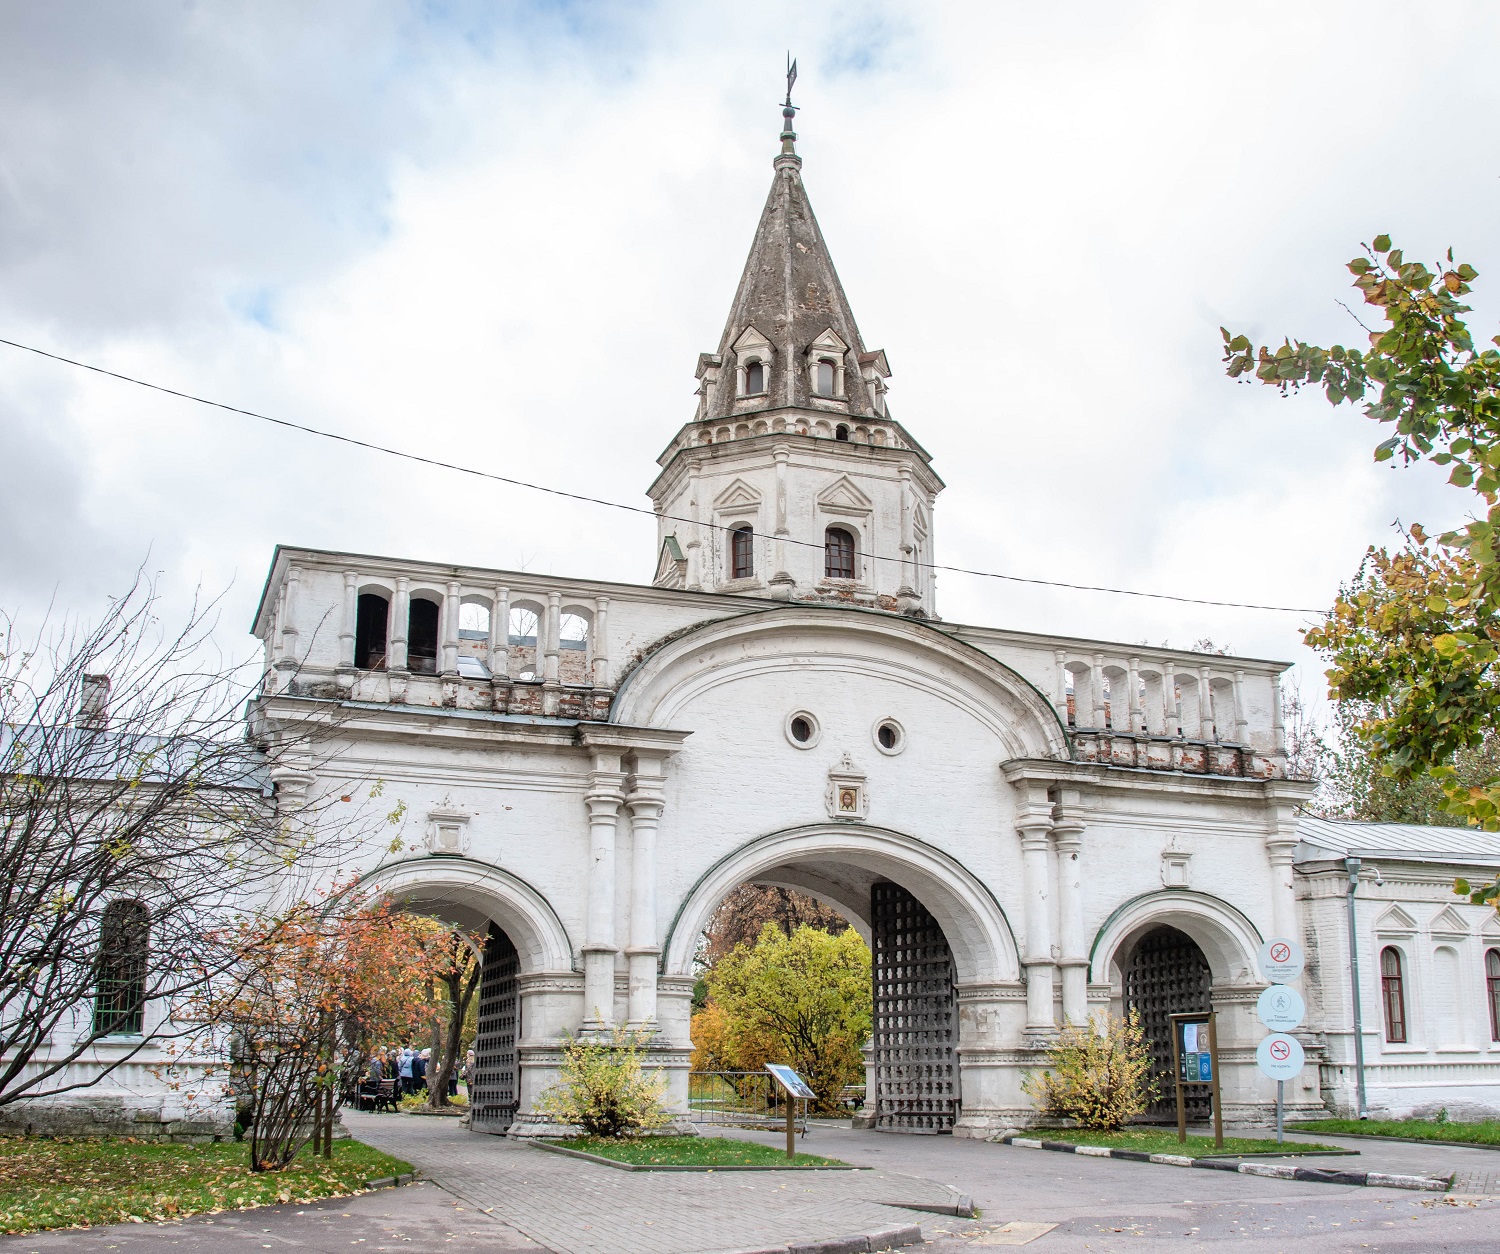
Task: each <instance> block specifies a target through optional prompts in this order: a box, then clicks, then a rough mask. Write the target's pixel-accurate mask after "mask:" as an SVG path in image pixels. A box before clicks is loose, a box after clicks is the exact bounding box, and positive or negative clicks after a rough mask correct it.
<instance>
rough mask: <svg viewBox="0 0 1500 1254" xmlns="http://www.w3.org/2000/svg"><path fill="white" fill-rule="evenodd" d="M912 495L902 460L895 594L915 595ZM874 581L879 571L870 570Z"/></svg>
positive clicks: (915, 571) (907, 474)
mask: <svg viewBox="0 0 1500 1254" xmlns="http://www.w3.org/2000/svg"><path fill="white" fill-rule="evenodd" d="M913 512H914V511H913V509H912V495H911V467H910V466H908V465H906V464H905V463H904V462H903V463H902V465H901V585H900V590H899V592H898V593H897V595H898V596H899V595H901V594H902V593H905V594H909V595H911V596H916V595H917V568H916V566H915V565H914V564H913V560H912V559H913V553H914V550H915V549H916V543H917V542H916V536H915V532H914V528H913V527H912V514H913ZM871 573H872V575H873V577H874V578H875V581H876V583H877V584H878V583H879V580H880V572H879V571H873V572H871Z"/></svg>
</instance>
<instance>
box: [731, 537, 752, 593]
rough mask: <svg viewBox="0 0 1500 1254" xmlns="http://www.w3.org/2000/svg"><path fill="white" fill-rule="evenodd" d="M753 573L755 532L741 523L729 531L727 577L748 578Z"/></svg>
mask: <svg viewBox="0 0 1500 1254" xmlns="http://www.w3.org/2000/svg"><path fill="white" fill-rule="evenodd" d="M754 574H755V532H754V531H753V530H752V529H751V527H750V525H749V524H748V523H741V524H740V525H739V526H738V527H736V528H734V530H733V531H731V532H730V533H729V577H730V578H731V579H749V578H751V577H753V576H754Z"/></svg>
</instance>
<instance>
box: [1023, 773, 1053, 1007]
mask: <svg viewBox="0 0 1500 1254" xmlns="http://www.w3.org/2000/svg"><path fill="white" fill-rule="evenodd" d="M1033 788H1035V791H1034V792H1033V795H1032V796H1031V797H1029V798H1027V799H1026V802H1025V804H1023V805H1022V807H1021V809H1020V812H1019V813H1018V814H1017V815H1016V832H1017V834H1018V835H1019V836H1020V837H1021V877H1022V885H1023V889H1024V891H1025V894H1026V947H1025V952H1024V953H1023V954H1022V955H1021V962H1022V965H1024V966H1025V968H1026V1028H1027V1030H1028V1031H1031V1032H1037V1031H1042V1032H1045V1031H1051V1029H1052V1028H1053V1027H1054V1026H1055V1025H1054V1023H1053V1020H1052V989H1053V980H1054V973H1055V971H1056V967H1055V966H1054V964H1053V957H1052V918H1051V910H1050V909H1049V904H1048V900H1047V897H1048V883H1047V881H1048V880H1049V879H1050V876H1049V875H1048V873H1047V862H1048V857H1047V834H1048V833H1049V832H1050V831H1051V830H1052V806H1051V804H1050V803H1049V802H1048V801H1047V796H1046V790H1045V788H1037V787H1036V786H1033Z"/></svg>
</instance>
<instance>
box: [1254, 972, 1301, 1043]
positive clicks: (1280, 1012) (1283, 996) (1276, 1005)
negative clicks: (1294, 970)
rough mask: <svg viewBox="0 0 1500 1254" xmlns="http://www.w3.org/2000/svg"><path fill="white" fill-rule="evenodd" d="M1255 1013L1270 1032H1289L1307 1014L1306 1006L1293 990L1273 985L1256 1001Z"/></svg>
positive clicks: (1297, 1025)
mask: <svg viewBox="0 0 1500 1254" xmlns="http://www.w3.org/2000/svg"><path fill="white" fill-rule="evenodd" d="M1255 1013H1256V1014H1258V1015H1259V1016H1260V1021H1261V1022H1262V1023H1264V1024H1265V1025H1266V1027H1268V1028H1270V1029H1271V1031H1273V1032H1290V1031H1291V1030H1292V1029H1293V1028H1295V1027H1300V1026H1301V1024H1302V1016H1303V1015H1305V1014H1306V1013H1307V1004H1306V1003H1305V1002H1304V1001H1303V1000H1302V994H1301V993H1299V992H1298V991H1297V990H1296V989H1295V988H1288V987H1287V986H1286V985H1285V984H1273V985H1271V987H1270V988H1268V989H1266V991H1265V992H1263V993H1262V994H1261V995H1260V997H1259V998H1258V999H1257V1001H1256V1003H1255Z"/></svg>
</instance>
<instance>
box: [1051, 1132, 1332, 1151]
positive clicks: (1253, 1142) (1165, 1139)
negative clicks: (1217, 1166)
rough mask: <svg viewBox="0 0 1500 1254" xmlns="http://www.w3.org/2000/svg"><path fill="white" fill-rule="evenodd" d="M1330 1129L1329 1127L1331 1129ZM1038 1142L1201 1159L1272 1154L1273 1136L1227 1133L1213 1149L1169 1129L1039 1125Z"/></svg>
mask: <svg viewBox="0 0 1500 1254" xmlns="http://www.w3.org/2000/svg"><path fill="white" fill-rule="evenodd" d="M1330 1131H1331V1129H1330ZM1026 1135H1027V1136H1028V1137H1029V1138H1031V1139H1034V1140H1038V1141H1066V1142H1067V1143H1068V1144H1070V1145H1103V1146H1106V1147H1108V1148H1109V1149H1128V1150H1139V1151H1140V1152H1141V1153H1143V1154H1182V1155H1185V1156H1186V1157H1188V1158H1203V1157H1205V1156H1206V1155H1209V1154H1268V1153H1270V1154H1274V1153H1276V1152H1277V1147H1276V1141H1275V1138H1271V1139H1269V1140H1265V1139H1262V1138H1260V1137H1248V1136H1226V1137H1225V1138H1224V1148H1223V1149H1215V1148H1214V1139H1213V1137H1211V1136H1193V1135H1192V1134H1191V1133H1189V1134H1188V1139H1187V1142H1186V1143H1185V1144H1184V1143H1183V1142H1182V1141H1179V1140H1178V1139H1177V1133H1176V1132H1175V1131H1173V1130H1172V1129H1170V1128H1142V1129H1135V1130H1131V1131H1127V1132H1084V1131H1082V1130H1081V1129H1079V1128H1040V1129H1034V1130H1033V1131H1031V1132H1029V1133H1027V1134H1026ZM1338 1148H1339V1147H1338V1146H1337V1145H1318V1144H1312V1143H1309V1142H1307V1141H1296V1142H1292V1141H1287V1142H1286V1143H1285V1145H1284V1146H1283V1147H1282V1151H1281V1152H1291V1153H1296V1152H1297V1151H1298V1150H1336V1149H1338Z"/></svg>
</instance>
